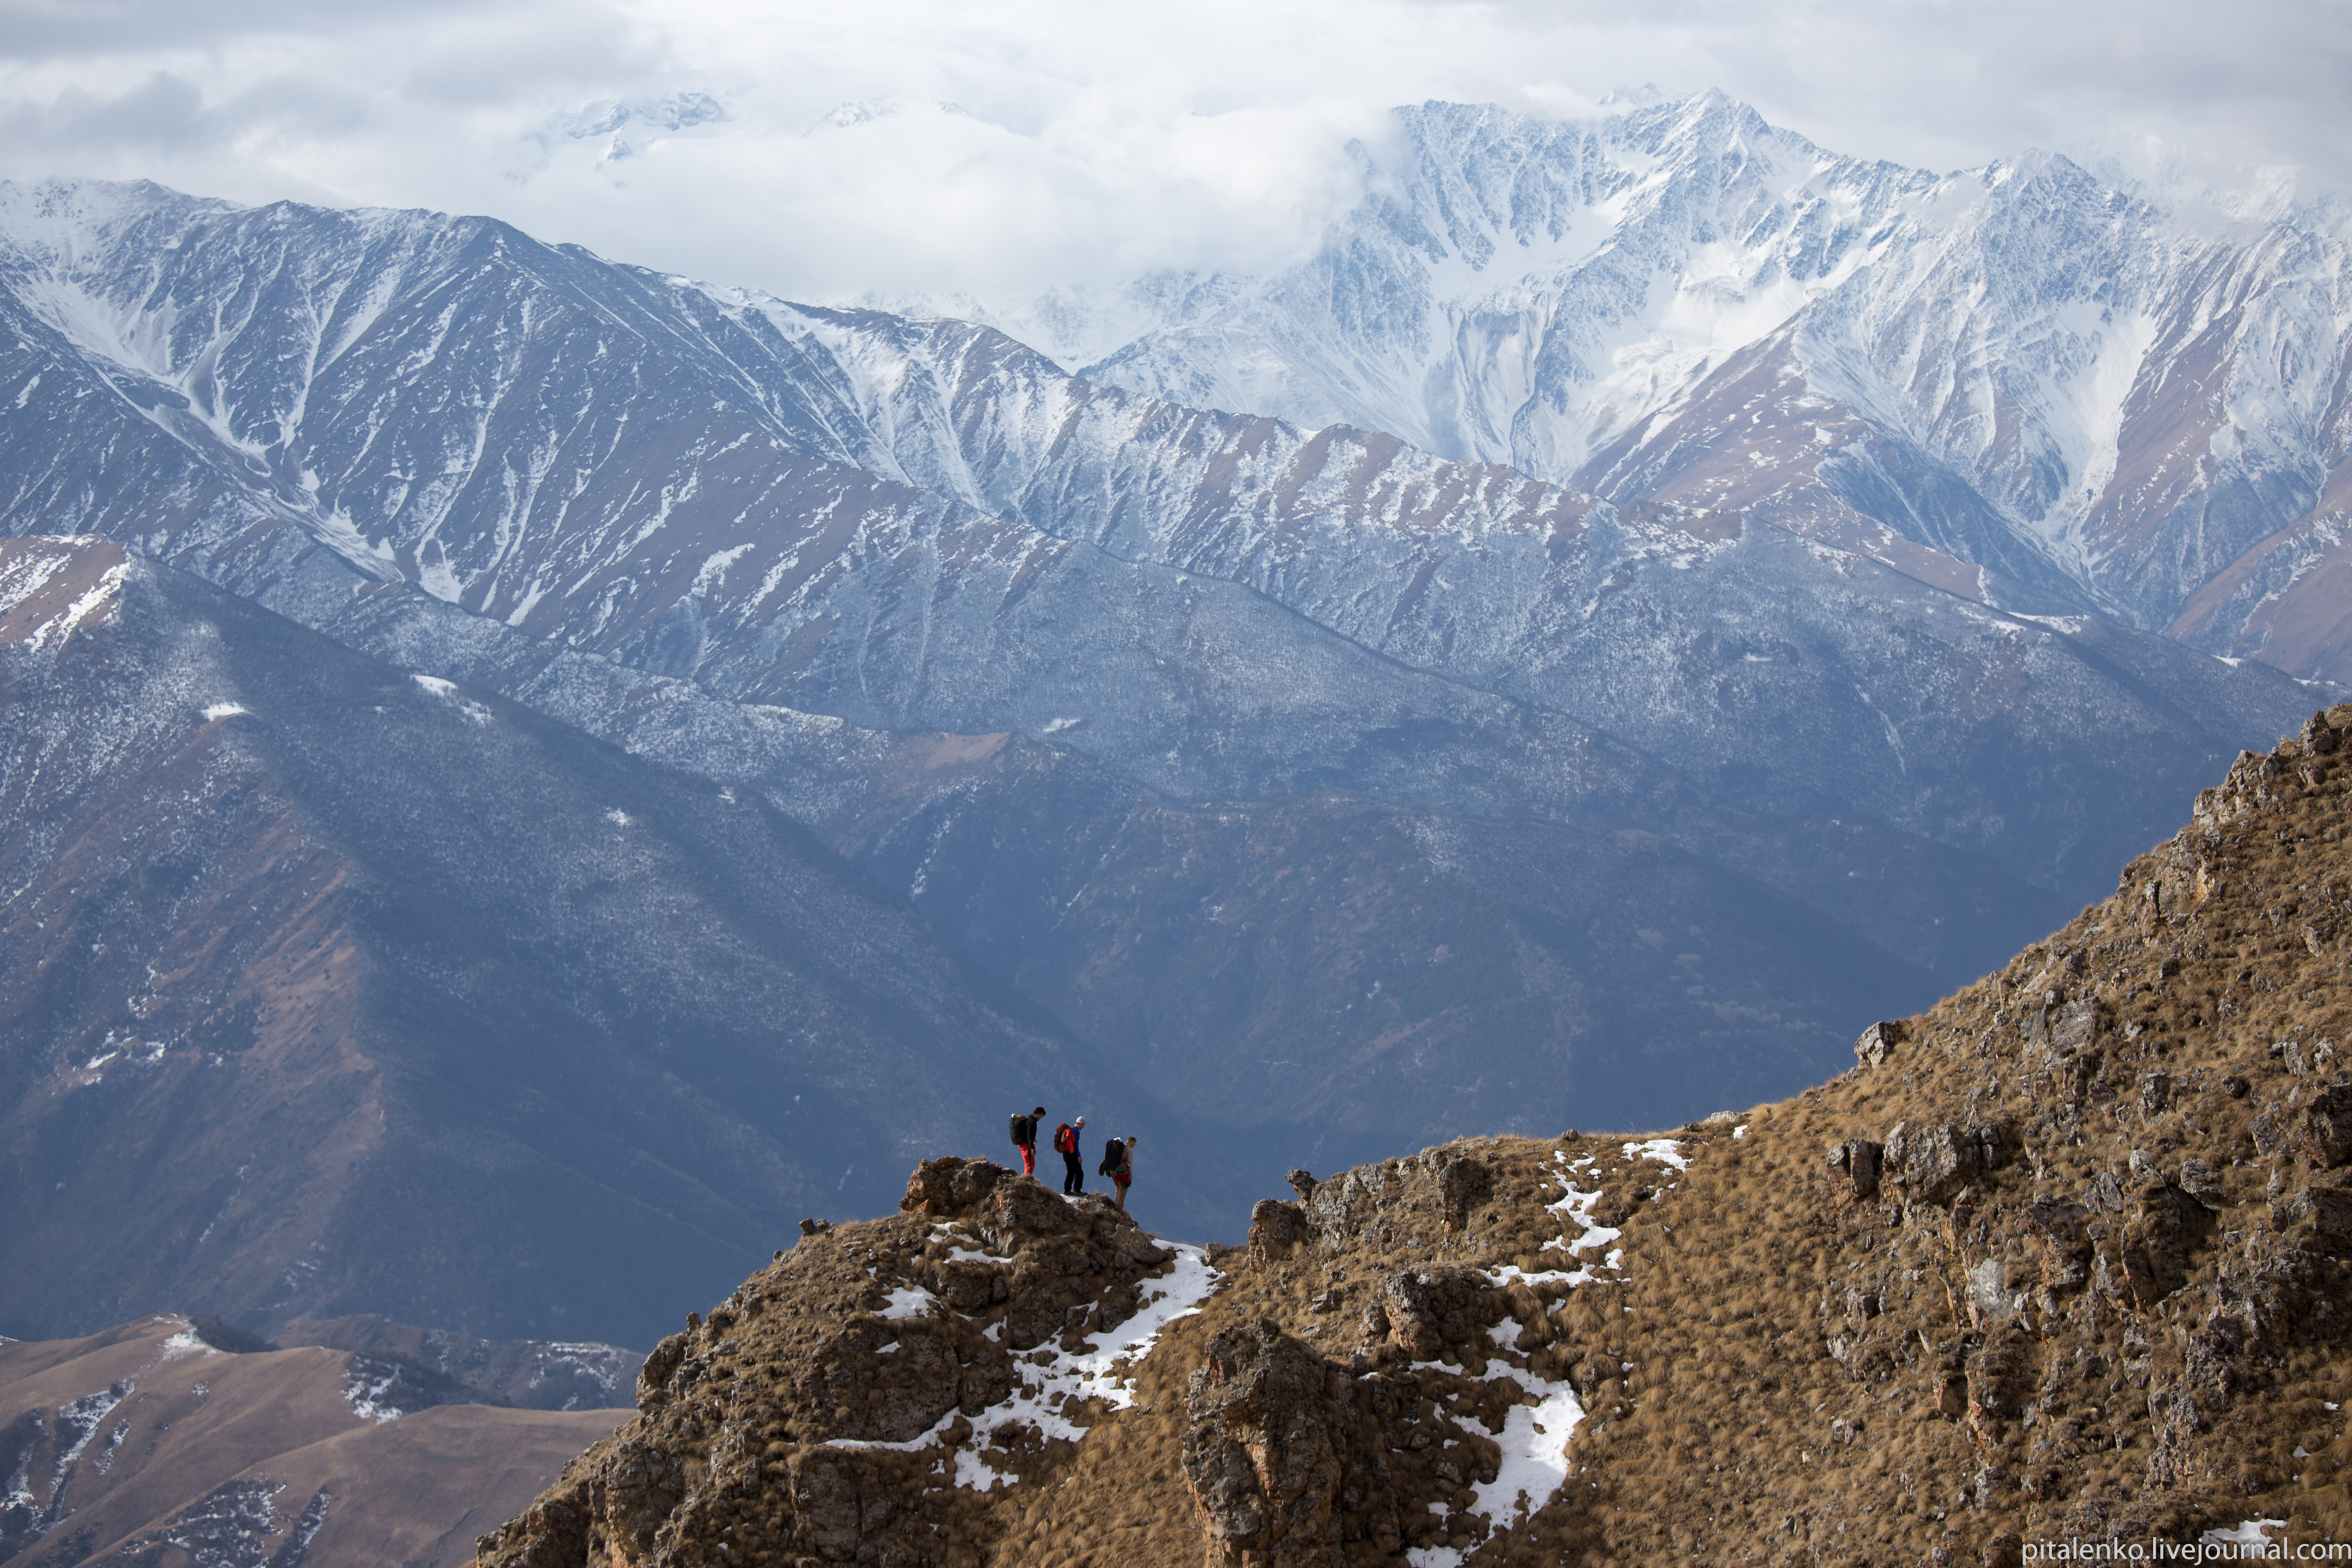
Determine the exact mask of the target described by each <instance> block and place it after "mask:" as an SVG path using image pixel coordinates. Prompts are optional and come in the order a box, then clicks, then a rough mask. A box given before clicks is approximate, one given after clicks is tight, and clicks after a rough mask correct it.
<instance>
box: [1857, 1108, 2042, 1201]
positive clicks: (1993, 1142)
mask: <svg viewBox="0 0 2352 1568" xmlns="http://www.w3.org/2000/svg"><path fill="white" fill-rule="evenodd" d="M2010 1152H2011V1148H2010V1142H2009V1139H2008V1136H2007V1134H2006V1133H2004V1132H2003V1131H2001V1130H2000V1128H1997V1127H1963V1126H1961V1125H1960V1124H1959V1123H1958V1122H1953V1121H1938V1122H1930V1123H1924V1124H1916V1125H1915V1124H1911V1123H1907V1122H1903V1123H1897V1124H1896V1125H1895V1128H1894V1130H1893V1131H1890V1132H1888V1133H1887V1134H1886V1145H1885V1152H1884V1153H1883V1154H1882V1156H1881V1165H1882V1169H1883V1171H1884V1173H1885V1178H1886V1179H1887V1180H1888V1181H1889V1182H1891V1183H1892V1184H1894V1185H1895V1187H1896V1189H1897V1190H1898V1191H1899V1192H1900V1193H1901V1194H1902V1197H1903V1199H1904V1201H1905V1202H1906V1203H1916V1204H1946V1203H1949V1202H1950V1201H1951V1200H1952V1199H1953V1198H1955V1197H1957V1196H1958V1194H1960V1192H1961V1191H1962V1190H1963V1189H1964V1188H1966V1187H1967V1186H1968V1185H1969V1184H1970V1183H1972V1182H1975V1181H1976V1180H1977V1179H1978V1178H1979V1177H1980V1176H1982V1175H1983V1174H1984V1173H1987V1172H1988V1171H1992V1170H1997V1169H1999V1168H2000V1166H2001V1165H2003V1164H2005V1163H2007V1162H2008V1160H2009V1158H2010Z"/></svg>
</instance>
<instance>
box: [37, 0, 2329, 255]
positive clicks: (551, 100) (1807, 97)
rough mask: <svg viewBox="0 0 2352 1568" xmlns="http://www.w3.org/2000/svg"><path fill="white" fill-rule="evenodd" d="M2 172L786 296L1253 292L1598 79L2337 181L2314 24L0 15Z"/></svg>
mask: <svg viewBox="0 0 2352 1568" xmlns="http://www.w3.org/2000/svg"><path fill="white" fill-rule="evenodd" d="M0 39H5V43H0V174H5V175H7V176H9V177H15V178H25V177H31V176H38V175H44V174H97V175H106V176H113V177H143V178H152V179H156V180H160V181H163V183H165V184H173V185H176V186H179V187H180V188H182V189H186V190H191V191H194V192H197V193H200V194H204V195H223V196H227V197H230V198H231V199H236V200H248V201H260V200H268V199H274V198H276V197H278V196H295V197H299V198H302V199H311V200H317V199H329V200H334V201H339V202H344V203H368V204H384V205H416V206H425V207H433V208H439V209H442V210H449V211H473V212H487V213H491V214H494V215H496V216H501V217H505V218H507V219H509V221H512V222H514V223H517V224H518V225H520V226H523V227H525V228H527V229H529V230H530V231H531V232H533V233H535V234H539V235H541V236H542V237H548V238H551V239H557V240H570V241H577V242H580V243H583V244H586V245H589V246H591V247H594V248H596V249H598V250H600V251H603V252H604V253H606V254H608V255H612V256H615V257H619V258H627V259H633V260H640V261H644V262H646V263H647V264H649V265H654V266H659V267H664V268H671V269H674V270H678V271H684V272H688V273H692V274H695V275H697V276H700V277H705V278H710V279H719V280H723V281H729V282H740V283H746V284H751V285H756V286H760V287H764V288H769V289H774V290H776V291H778V292H780V293H784V294H787V295H792V296H796V297H801V298H827V297H841V296H845V295H849V294H856V293H860V292H867V291H873V292H879V293H884V294H898V293H910V292H918V291H921V292H929V293H933V294H952V293H956V292H966V293H971V294H976V295H982V296H988V295H992V294H1001V293H1003V292H1004V291H1006V290H1023V289H1034V288H1037V287H1040V286H1043V285H1045V284H1047V283H1052V282H1062V281H1085V280H1090V279H1108V278H1115V277H1120V276H1127V275H1132V274H1134V273H1136V272H1139V271H1144V270H1148V269H1150V268H1159V267H1209V268H1214V267H1224V268H1259V267H1264V266H1268V265H1274V264H1276V263H1278V262H1279V261H1280V260H1281V259H1283V258H1286V257H1288V256H1290V255H1293V254H1296V253H1297V252H1298V251H1299V250H1301V249H1303V248H1304V247H1307V246H1308V245H1310V244H1311V243H1312V242H1313V240H1314V238H1315V237H1316V235H1317V234H1318V232H1319V231H1320V229H1321V227H1322V226H1323V225H1324V224H1325V223H1326V222H1328V220H1329V218H1330V217H1331V216H1333V215H1334V214H1336V213H1337V212H1339V210H1341V209H1342V208H1344V206H1345V205H1347V204H1348V203H1349V202H1351V201H1353V200H1354V199H1355V198H1356V196H1357V195H1358V194H1359V193H1358V192H1357V189H1356V186H1355V184H1354V179H1355V175H1354V173H1353V170H1352V167H1351V165H1350V163H1349V161H1348V160H1347V158H1346V157H1345V155H1344V148H1345V146H1346V144H1347V142H1349V139H1350V138H1352V137H1360V136H1367V135H1374V134H1377V133H1378V131H1379V128H1380V125H1381V116H1382V112H1383V111H1384V110H1386V109H1387V108H1388V107H1389V106H1391V105H1392V104H1396V103H1402V102H1412V101H1418V100H1423V99H1428V98H1446V99H1458V100H1486V101H1496V102H1500V103H1503V104H1506V105H1508V106H1511V107H1514V108H1518V109H1522V110H1529V111H1532V112H1538V113H1544V114H1551V115H1561V116H1567V115H1575V114H1580V113H1587V112H1591V110H1592V109H1593V107H1594V106H1595V104H1596V103H1597V102H1598V101H1599V100H1600V99H1601V96H1602V95H1603V94H1605V93H1606V92H1607V91H1609V90H1610V89H1612V88H1613V87H1615V86H1616V85H1618V84H1619V83H1622V82H1643V81H1654V82H1656V83H1657V84H1658V85H1659V86H1660V87H1662V88H1663V89H1665V90H1667V91H1669V92H1672V93H1684V92H1689V91H1695V90H1696V89H1700V88H1702V87H1706V86H1718V87H1721V88H1722V89H1725V90H1726V91H1728V92H1730V93H1732V94H1734V95H1735V96H1738V97H1741V98H1744V99H1746V100H1748V101H1749V102H1751V103H1754V104H1755V105H1756V106H1757V107H1758V108H1759V110H1761V111H1762V112H1763V113H1764V114H1765V115H1766V116H1767V118H1769V119H1771V120H1773V121H1776V122H1777V123H1780V124H1783V125H1787V126H1790V127H1791V128H1792V129H1795V130H1797V131H1800V132H1803V133H1804V134H1806V135H1809V136H1811V137H1812V138H1813V139H1814V140H1816V141H1817V142H1822V144H1824V145H1826V146H1829V147H1832V148H1834V149H1836V150H1838V151H1841V152H1849V153H1859V154H1863V155H1868V156H1878V157H1885V158H1888V159H1891V160H1894V161H1897V162H1902V163H1916V164H1922V165H1926V166H1928V167H1936V168H1955V167H1960V166H1965V165H1969V164H1972V163H1981V162H1984V161H1986V160H1987V159H1990V158H1992V157H1995V156H2000V155H2003V154H2007V153H2015V152H2019V151H2022V150H2023V149H2025V148H2027V147H2030V146H2042V147H2050V148H2053V149H2056V150H2061V151H2068V152H2073V153H2077V154H2078V155H2084V156H2099V157H2104V158H2105V159H2107V160H2109V161H2110V162H2111V163H2115V164H2116V165H2118V166H2131V167H2135V168H2138V169H2141V170H2147V171H2158V172H2162V173H2164V174H2166V175H2167V176H2168V177H2169V178H2173V179H2184V178H2185V179H2190V180H2199V179H2203V180H2217V179H2218V180H2222V181H2225V182H2233V183H2238V184H2252V183H2253V182H2254V181H2255V180H2256V179H2257V178H2258V175H2257V174H2256V170H2257V168H2258V166H2263V165H2272V166H2275V165H2287V164H2293V165H2300V166H2301V174H2300V175H2299V176H2296V178H2297V179H2298V180H2299V184H2298V185H2297V188H2298V189H2300V190H2301V191H2303V192H2305V193H2306V194H2308V193H2309V192H2311V191H2314V190H2316V189H2321V188H2329V189H2337V190H2341V189H2345V188H2347V185H2352V178H2347V174H2352V153H2347V151H2346V149H2347V147H2352V139H2347V136H2346V134H2345V132H2347V129H2352V127H2347V111H2346V110H2345V108H2344V106H2343V102H2342V101H2341V100H2342V99H2343V96H2344V95H2343V93H2342V89H2341V84H2342V83H2343V82H2344V81H2345V80H2347V79H2352V7H2347V6H2346V5H2342V4H2337V3H2327V4H2319V5H2310V4H2291V3H2286V0H2268V3H2262V4H2254V5H2239V6H2236V7H2231V8H2221V7H2213V6H2210V5H2201V4H2200V5H2188V4H2183V3H2180V0H2142V3H2139V4H2131V5H2126V4H2122V3H2120V0H2094V3H2089V4H2083V3H2076V4H2070V5H2056V6H2053V5H2048V4H2047V3H2046V0H2035V3H2033V4H2027V3H2025V0H1986V3H1984V4H1979V5H1969V6H1966V7H1963V6H1959V5H1927V4H1918V3H1916V0H1915V3H1904V0H1891V3H1890V0H1875V3H1851V0H1840V3H1837V4H1830V3H1826V0H1814V3H1811V4H1804V3H1800V4H1794V5H1771V6H1759V5H1754V4H1753V3H1752V0H1746V3H1742V4H1737V5H1735V4H1731V3H1729V0H1651V3H1649V4H1646V5H1642V6H1639V7H1633V6H1626V5H1622V3H1620V0H1611V3H1610V4H1607V5H1601V4H1591V3H1587V0H1571V3H1570V4H1566V5H1562V4H1559V0H1542V3H1536V0H1527V3H1519V0H1502V3H1496V4H1482V5H1454V4H1433V3H1420V0H1344V3H1342V0H1251V3H1246V4H1244V3H1241V0H1195V3H1192V4H1187V5H1181V6H1162V7H1127V6H1105V5H1099V4H1078V3H1075V0H1003V3H1001V4H995V5H988V6H973V5H963V4H950V3H947V0H869V3H868V4H865V5H858V6H843V5H837V4H831V3H827V4H822V5H818V4H809V3H806V0H786V3H782V4H776V3H773V0H761V3H756V4H755V3H748V0H583V3H576V4H575V3H565V4H554V3H551V0H488V3H481V4H477V3H468V4H459V3H458V0H388V3H386V4H382V5H376V6H372V7H369V8H366V9H364V10H362V9H360V8H357V7H331V6H318V5H311V4H308V3H305V0H222V3H218V4H215V5H206V6H204V7H194V6H189V5H184V4H180V3H178V0H0ZM844 105H859V106H863V107H862V108H861V109H858V110H856V111H854V112H849V113H837V112H836V110H840V109H841V108H842V106H844ZM2259 177H2261V178H2266V179H2268V180H2269V181H2270V182H2271V184H2272V185H2273V187H2275V186H2276V185H2277V184H2278V182H2279V180H2280V179H2281V176H2280V175H2279V174H2276V173H2275V172H2273V173H2272V174H2268V175H2263V176H2259Z"/></svg>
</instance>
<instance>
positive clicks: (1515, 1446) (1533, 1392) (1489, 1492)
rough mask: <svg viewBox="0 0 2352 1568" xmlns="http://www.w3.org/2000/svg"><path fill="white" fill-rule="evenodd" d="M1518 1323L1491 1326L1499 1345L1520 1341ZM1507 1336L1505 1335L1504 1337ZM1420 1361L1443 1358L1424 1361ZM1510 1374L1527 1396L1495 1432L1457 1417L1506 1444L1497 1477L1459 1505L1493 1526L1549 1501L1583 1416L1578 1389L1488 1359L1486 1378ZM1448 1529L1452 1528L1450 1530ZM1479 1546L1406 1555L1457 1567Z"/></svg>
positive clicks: (1416, 1562) (1416, 1566) (1430, 1566)
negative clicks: (1577, 1395)
mask: <svg viewBox="0 0 2352 1568" xmlns="http://www.w3.org/2000/svg"><path fill="white" fill-rule="evenodd" d="M1488 1332H1489V1334H1490V1335H1491V1336H1492V1337H1493V1338H1494V1339H1495V1341H1496V1343H1497V1344H1502V1345H1509V1344H1513V1343H1516V1342H1517V1340H1518V1336H1519V1333H1520V1325H1519V1322H1518V1321H1517V1319H1515V1318H1506V1319H1505V1320H1504V1321H1502V1322H1500V1323H1497V1324H1496V1326H1495V1327H1494V1328H1493V1329H1491V1330H1489V1331H1488ZM1506 1336H1507V1337H1506ZM1417 1364H1418V1365H1422V1366H1437V1365H1439V1364H1441V1363H1435V1362H1425V1363H1417ZM1506 1379H1507V1380H1508V1381H1510V1382H1512V1383H1515V1384H1518V1385H1519V1388H1520V1391H1521V1392H1522V1394H1526V1395H1528V1398H1527V1399H1526V1400H1525V1402H1523V1403H1521V1404H1518V1405H1513V1406H1512V1407H1511V1412H1510V1414H1509V1415H1507V1416H1505V1417H1504V1419H1503V1428H1502V1430H1501V1431H1499V1432H1497V1431H1496V1430H1495V1429H1493V1428H1492V1427H1490V1426H1486V1424H1485V1423H1483V1422H1481V1421H1480V1420H1478V1419H1477V1417H1475V1416H1474V1415H1461V1416H1459V1417H1457V1419H1459V1420H1460V1422H1461V1424H1462V1425H1463V1426H1465V1427H1468V1428H1470V1429H1471V1430H1473V1431H1475V1432H1479V1433H1483V1434H1484V1435H1485V1436H1487V1437H1490V1438H1492V1439H1493V1440H1494V1442H1495V1445H1496V1447H1499V1448H1500V1449H1502V1451H1503V1453H1502V1461H1501V1463H1500V1464H1498V1465H1497V1466H1496V1470H1495V1479H1493V1480H1491V1481H1481V1482H1479V1483H1477V1484H1475V1485H1474V1486H1473V1487H1472V1488H1471V1489H1470V1492H1471V1498H1472V1501H1471V1503H1470V1505H1469V1506H1468V1507H1466V1508H1465V1509H1463V1510H1460V1513H1461V1515H1462V1517H1464V1518H1470V1517H1475V1518H1478V1519H1482V1520H1484V1521H1486V1523H1487V1525H1488V1527H1489V1528H1490V1529H1493V1530H1508V1529H1510V1528H1512V1527H1513V1526H1515V1525H1517V1524H1520V1523H1523V1522H1525V1521H1526V1519H1527V1517H1528V1515H1529V1514H1531V1513H1533V1512H1534V1511H1535V1510H1538V1509H1540V1508H1541V1507H1543V1506H1544V1504H1545V1503H1547V1502H1549V1501H1550V1500H1551V1495H1552V1493H1554V1492H1556V1491H1558V1490H1559V1488H1560V1484H1561V1483H1562V1482H1564V1481H1565V1480H1567V1479H1568V1440H1569V1438H1570V1437H1571V1436H1574V1435H1575V1432H1576V1428H1577V1426H1578V1424H1579V1423H1580V1422H1581V1421H1582V1420H1583V1419H1584V1406H1583V1405H1582V1404H1580V1402H1579V1401H1578V1399H1577V1397H1576V1391H1575V1390H1574V1389H1573V1388H1571V1387H1570V1385H1569V1384H1566V1383H1554V1382H1552V1381H1550V1380H1549V1379H1548V1378H1541V1377H1538V1376H1537V1375H1536V1374H1535V1373H1532V1372H1529V1371H1528V1370H1527V1369H1526V1368H1525V1367H1519V1366H1513V1365H1511V1364H1510V1363H1507V1362H1506V1361H1505V1360H1503V1359H1502V1358H1501V1357H1500V1356H1496V1357H1494V1358H1491V1359H1490V1360H1489V1361H1488V1362H1487V1363H1486V1376H1485V1379H1484V1381H1486V1382H1488V1383H1494V1382H1498V1381H1503V1380H1506ZM1430 1511H1431V1512H1433V1513H1436V1514H1440V1515H1442V1516H1443V1517H1444V1518H1445V1519H1446V1520H1447V1521H1449V1522H1450V1521H1452V1519H1453V1518H1454V1512H1453V1510H1448V1509H1447V1508H1446V1507H1445V1506H1444V1504H1443V1503H1432V1504H1430ZM1449 1533H1450V1532H1449ZM1476 1550H1478V1548H1477V1547H1475V1546H1473V1547H1472V1548H1470V1550H1469V1551H1467V1552H1465V1551H1463V1550H1461V1549H1459V1548H1456V1547H1452V1546H1424V1547H1420V1548H1416V1549H1414V1550H1411V1551H1408V1552H1406V1553H1405V1560H1406V1561H1407V1562H1409V1563H1412V1565H1413V1568H1458V1564H1460V1563H1462V1562H1463V1560H1464V1559H1465V1558H1466V1557H1468V1556H1469V1555H1470V1553H1471V1552H1475V1551H1476Z"/></svg>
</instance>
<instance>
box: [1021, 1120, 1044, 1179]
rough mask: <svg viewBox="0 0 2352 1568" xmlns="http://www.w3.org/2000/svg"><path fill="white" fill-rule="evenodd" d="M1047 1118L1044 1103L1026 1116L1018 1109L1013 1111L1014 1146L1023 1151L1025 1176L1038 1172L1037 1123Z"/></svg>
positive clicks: (1022, 1162)
mask: <svg viewBox="0 0 2352 1568" xmlns="http://www.w3.org/2000/svg"><path fill="white" fill-rule="evenodd" d="M1044 1120H1045V1107H1044V1106H1042V1105H1041V1106H1039V1107H1038V1108H1037V1109H1036V1110H1033V1111H1031V1112H1030V1113H1029V1114H1028V1115H1026V1116H1024V1115H1022V1114H1021V1113H1020V1112H1019V1111H1017V1110H1016V1111H1014V1112H1013V1147H1014V1148H1015V1149H1018V1150H1020V1151H1021V1173H1022V1174H1023V1175H1024V1176H1034V1175H1035V1174H1036V1173H1037V1123H1039V1122H1040V1121H1044Z"/></svg>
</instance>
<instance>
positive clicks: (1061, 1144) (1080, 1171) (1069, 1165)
mask: <svg viewBox="0 0 2352 1568" xmlns="http://www.w3.org/2000/svg"><path fill="white" fill-rule="evenodd" d="M1086 1124H1087V1119H1086V1118H1085V1117H1083V1116H1081V1117H1079V1118H1078V1119H1077V1120H1076V1121H1065V1122H1063V1123H1062V1124H1061V1125H1060V1126H1059V1127H1056V1128H1055V1129H1054V1150H1055V1152H1056V1153H1058V1154H1060V1155H1061V1156H1062V1195H1063V1196H1064V1197H1076V1195H1077V1194H1080V1193H1083V1192H1085V1191H1086V1190H1087V1167H1086V1163H1085V1162H1084V1161H1082V1160H1080V1159H1079V1158H1078V1131H1079V1129H1081V1128H1083V1127H1084V1126H1086Z"/></svg>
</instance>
